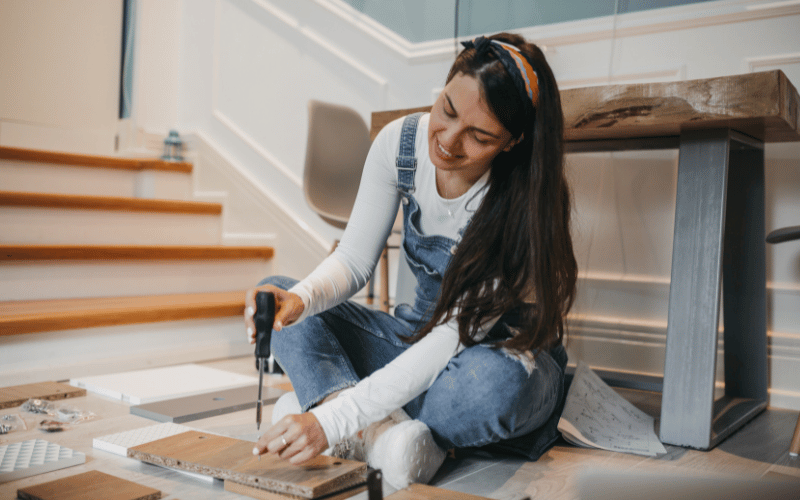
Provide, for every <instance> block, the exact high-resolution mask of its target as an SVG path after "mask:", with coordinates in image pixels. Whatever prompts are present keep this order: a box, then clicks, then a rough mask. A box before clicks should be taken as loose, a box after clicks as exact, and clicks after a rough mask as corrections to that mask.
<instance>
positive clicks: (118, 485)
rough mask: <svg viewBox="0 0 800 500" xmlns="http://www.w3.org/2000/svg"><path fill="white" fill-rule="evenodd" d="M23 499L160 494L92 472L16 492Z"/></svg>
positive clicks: (136, 499)
mask: <svg viewBox="0 0 800 500" xmlns="http://www.w3.org/2000/svg"><path fill="white" fill-rule="evenodd" d="M17 496H19V498H21V499H23V500H157V499H159V498H161V492H160V491H159V490H156V489H154V488H149V487H147V486H143V485H141V484H138V483H134V482H132V481H128V480H125V479H122V478H119V477H116V476H112V475H110V474H106V473H104V472H100V471H96V470H92V471H88V472H84V473H83V474H77V475H75V476H69V477H65V478H61V479H56V480H55V481H50V482H47V483H41V484H37V485H35V486H28V487H27V488H21V489H19V490H17Z"/></svg>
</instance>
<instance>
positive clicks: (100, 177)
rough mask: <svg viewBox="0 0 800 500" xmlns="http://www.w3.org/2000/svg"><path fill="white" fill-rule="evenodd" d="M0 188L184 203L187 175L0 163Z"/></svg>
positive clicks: (189, 189) (188, 186) (187, 194)
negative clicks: (179, 201)
mask: <svg viewBox="0 0 800 500" xmlns="http://www.w3.org/2000/svg"><path fill="white" fill-rule="evenodd" d="M0 189H1V190H3V191H21V192H34V193H58V194H80V195H91V196H97V195H102V196H124V197H133V198H157V199H167V200H188V199H191V195H192V177H191V175H190V174H185V173H178V172H164V171H158V170H142V171H137V170H122V169H113V168H96V167H80V166H72V165H54V164H47V163H32V162H24V161H14V160H0Z"/></svg>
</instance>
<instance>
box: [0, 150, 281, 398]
mask: <svg viewBox="0 0 800 500" xmlns="http://www.w3.org/2000/svg"><path fill="white" fill-rule="evenodd" d="M191 176H192V165H191V164H189V163H172V162H164V161H160V160H140V159H126V158H117V157H99V156H84V155H75V154H66V153H53V152H43V151H33V150H23V149H15V148H4V147H0V386H3V385H11V384H20V383H26V382H37V381H42V380H57V379H66V378H70V377H75V376H78V375H82V376H83V375H91V374H98V373H108V372H111V371H122V370H123V369H138V368H145V367H150V366H157V365H165V364H174V363H179V362H191V361H198V360H201V359H210V358H218V357H225V356H230V355H237V354H246V353H249V352H252V348H251V347H250V346H249V344H248V343H247V341H246V337H245V334H244V331H243V326H242V312H243V307H244V290H246V289H247V288H249V287H252V286H253V285H254V284H255V283H257V282H258V281H259V280H260V279H261V278H262V277H264V276H267V275H269V274H273V271H274V270H273V269H272V266H273V264H272V261H273V253H274V252H273V248H272V247H258V246H232V245H224V244H223V239H222V234H223V228H222V225H223V223H222V209H223V207H222V205H221V204H219V203H209V202H201V201H194V200H192V199H191V196H192V177H191ZM144 196H147V197H144Z"/></svg>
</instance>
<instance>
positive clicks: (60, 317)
mask: <svg viewBox="0 0 800 500" xmlns="http://www.w3.org/2000/svg"><path fill="white" fill-rule="evenodd" d="M244 294H245V292H244V290H242V291H234V292H215V293H192V294H173V295H151V296H137V297H98V298H81V299H51V300H29V301H6V302H0V335H19V334H23V333H33V332H42V331H53V330H69V329H74V328H90V327H97V326H112V325H122V324H134V323H154V322H160V321H180V320H186V319H200V318H221V317H228V316H241V315H242V314H243V313H244Z"/></svg>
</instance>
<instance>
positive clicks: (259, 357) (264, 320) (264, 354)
mask: <svg viewBox="0 0 800 500" xmlns="http://www.w3.org/2000/svg"><path fill="white" fill-rule="evenodd" d="M253 320H254V322H255V324H256V363H257V364H258V401H257V402H256V429H257V430H260V429H261V407H262V404H263V403H262V402H261V388H262V386H263V383H264V370H266V366H267V363H268V362H269V343H270V340H271V338H272V324H273V323H274V322H275V296H274V295H273V294H272V293H271V292H258V293H257V294H256V313H255V314H254V315H253Z"/></svg>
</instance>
